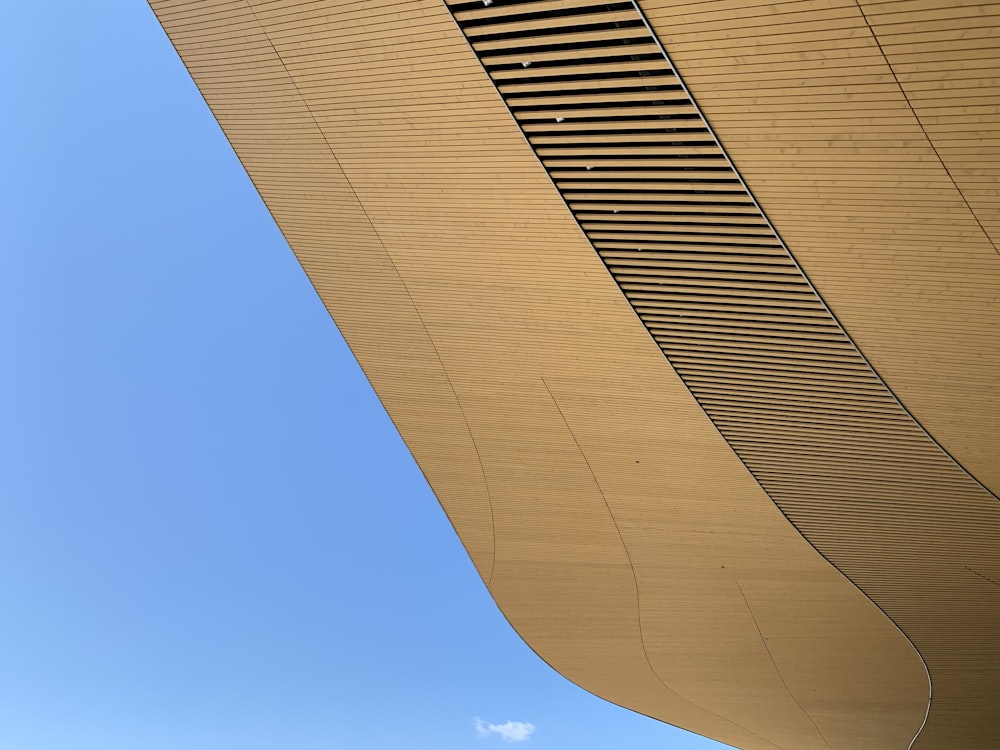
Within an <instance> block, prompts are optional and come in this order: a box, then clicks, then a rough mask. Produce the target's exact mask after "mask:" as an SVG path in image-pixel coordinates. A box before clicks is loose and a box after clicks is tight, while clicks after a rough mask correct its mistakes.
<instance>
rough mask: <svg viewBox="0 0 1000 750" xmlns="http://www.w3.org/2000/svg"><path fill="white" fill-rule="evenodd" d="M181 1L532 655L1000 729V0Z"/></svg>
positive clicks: (691, 724)
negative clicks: (999, 1) (999, 300)
mask: <svg viewBox="0 0 1000 750" xmlns="http://www.w3.org/2000/svg"><path fill="white" fill-rule="evenodd" d="M152 6H153V8H154V10H155V12H156V13H157V15H158V17H159V19H160V21H161V23H162V24H163V26H164V28H165V29H166V31H167V33H168V34H169V36H170V38H171V40H172V41H173V43H174V45H175V46H176V48H177V50H178V52H179V54H180V56H181V58H182V59H183V60H184V63H185V64H186V65H187V67H188V69H189V71H190V72H191V75H192V76H193V78H194V80H195V82H196V83H197V85H198V86H199V88H200V89H201V91H202V93H203V94H204V96H205V98H206V100H207V102H208V104H209V105H210V107H211V108H212V111H213V113H214V114H215V116H216V118H217V119H218V121H219V123H220V124H221V126H222V128H223V130H224V131H225V133H226V135H227V136H228V138H229V140H230V142H231V143H232V145H233V147H234V149H235V150H236V153H237V154H238V155H239V157H240V159H241V160H242V162H243V164H244V166H245V167H246V169H247V172H248V173H249V175H250V176H251V178H252V179H253V181H254V183H255V184H256V186H257V188H258V190H259V191H260V193H261V195H262V197H263V199H264V201H265V203H266V204H267V206H268V208H269V209H270V211H271V213H272V214H273V215H274V218H275V219H276V221H277V223H278V225H279V227H280V228H281V230H282V232H283V233H284V235H285V237H286V238H287V239H288V242H289V244H290V245H291V247H292V249H293V250H294V252H295V253H296V255H297V257H298V258H299V260H300V261H301V263H302V265H303V267H304V268H305V270H306V272H307V273H308V275H309V277H310V279H311V280H312V283H313V284H314V286H315V288H316V290H317V292H318V293H319V295H320V297H321V298H322V300H323V302H324V303H325V305H326V306H327V308H328V309H329V311H330V313H331V315H332V316H333V318H334V319H335V320H336V322H337V325H338V326H339V327H340V329H341V331H342V332H343V334H344V336H345V337H346V339H347V341H348V343H349V344H350V346H351V348H352V350H353V351H354V353H355V355H356V356H357V358H358V360H359V362H360V363H361V365H362V367H363V368H364V370H365V372H366V373H367V375H368V377H369V379H370V381H371V383H372V385H373V386H374V388H375V390H376V392H377V393H378V395H379V397H380V398H381V400H382V403H383V404H384V405H385V408H386V409H387V410H388V413H389V414H390V416H391V417H392V419H393V421H394V422H395V424H396V426H397V428H398V429H399V431H400V433H401V434H402V436H403V438H404V439H405V440H406V443H407V445H408V446H409V447H410V449H411V451H412V452H413V455H414V457H415V458H416V460H417V462H418V463H419V465H420V467H421V468H422V470H423V472H424V474H425V476H426V477H427V480H428V481H429V482H430V484H431V486H432V487H433V489H434V491H435V493H436V494H437V497H438V498H439V500H440V502H441V504H442V506H443V507H444V509H445V510H446V512H447V514H448V516H449V518H450V519H451V522H452V523H453V525H454V527H455V530H456V531H457V533H458V535H459V536H460V537H461V539H462V541H463V543H464V544H465V547H466V549H467V550H468V553H469V556H470V557H471V558H472V561H473V562H474V564H475V565H476V568H477V569H478V571H479V573H480V575H481V576H482V578H483V581H484V582H485V583H486V585H487V586H488V587H489V590H490V591H491V592H492V595H493V597H494V598H495V600H496V602H497V604H498V605H499V607H500V608H501V610H502V611H503V613H504V614H505V616H506V617H507V619H508V620H509V621H510V623H511V625H512V626H513V627H514V628H515V629H516V630H517V632H518V633H519V634H520V635H521V636H522V637H523V638H524V639H525V641H526V642H527V643H528V644H529V645H530V646H531V648H533V649H534V650H535V651H536V652H537V653H538V654H539V656H541V657H542V658H543V659H544V660H545V661H546V662H548V663H549V664H550V665H552V667H553V668H555V669H556V670H558V671H559V672H560V673H562V674H563V675H565V676H566V677H567V678H569V679H570V680H572V681H573V682H575V683H577V684H579V685H580V686H582V687H584V688H586V689H587V690H589V691H591V692H593V693H595V694H597V695H599V696H601V697H603V698H606V699H607V700H609V701H613V702H614V703H617V704H620V705H622V706H626V707H628V708H630V709H633V710H635V711H638V712H641V713H643V714H647V715H649V716H652V717H655V718H657V719H660V720H662V721H665V722H669V723H671V724H675V725H677V726H681V727H683V728H685V729H688V730H691V731H693V732H697V733H699V734H703V735H706V736H709V737H712V738H714V739H717V740H719V741H721V742H724V743H728V744H730V745H734V746H736V747H740V748H745V749H747V750H751V749H752V750H774V749H775V748H781V749H782V750H801V749H813V748H815V749H816V750H824V749H825V750H841V749H846V748H877V749H879V750H882V749H887V748H900V749H901V750H903V749H905V748H908V747H913V748H915V749H916V750H946V749H950V748H961V749H963V750H964V749H966V748H984V749H985V748H992V747H1000V712H998V711H997V708H998V698H997V696H1000V502H998V499H997V494H996V493H998V492H1000V460H998V457H1000V398H998V396H1000V393H998V391H1000V388H998V386H1000V377H998V374H997V373H998V372H1000V346H998V345H997V336H998V334H997V332H998V331H1000V306H998V305H997V294H998V290H1000V252H998V245H1000V196H998V192H1000V190H998V185H1000V182H998V178H1000V135H998V133H1000V127H998V125H1000V92H998V87H997V83H996V82H997V78H998V76H1000V54H998V51H1000V50H998V42H997V39H998V38H1000V37H998V33H997V31H998V29H997V27H998V21H1000V6H997V5H996V4H984V3H977V2H962V1H960V0H959V1H956V0H952V1H951V2H947V3H945V2H932V1H924V0H895V1H889V2H884V1H883V2H874V1H869V0H857V1H856V2H855V1H852V2H846V1H845V0H796V1H789V2H769V3H763V2H756V1H754V0H702V1H699V2H695V1H694V0H678V1H677V2H667V1H666V0H642V1H641V2H639V3H638V5H636V4H633V3H631V2H617V3H607V2H603V3H599V2H593V1H588V0H529V1H525V0H520V1H517V2H505V1H504V0H495V1H494V2H489V1H487V2H483V0H477V1H476V2H454V3H445V2H443V1H442V0H356V1H351V0H311V1H303V0H294V1H293V0H153V2H152ZM248 304H253V301H252V300H248ZM373 544H377V540H373Z"/></svg>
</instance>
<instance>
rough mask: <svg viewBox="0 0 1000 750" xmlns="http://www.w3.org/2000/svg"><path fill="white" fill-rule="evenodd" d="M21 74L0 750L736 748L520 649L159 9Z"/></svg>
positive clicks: (11, 157) (119, 14)
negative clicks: (574, 681) (509, 735)
mask: <svg viewBox="0 0 1000 750" xmlns="http://www.w3.org/2000/svg"><path fill="white" fill-rule="evenodd" d="M0 71H2V72H0V101H3V102H4V105H3V107H2V108H0V129H2V130H0V190H2V196H0V199H2V200H0V232H2V235H0V237H2V239H0V252H2V255H3V273H2V274H0V327H2V330H0V337H2V338H0V340H2V341H3V359H2V360H0V362H2V369H0V373H2V375H0V377H2V384H0V451H2V453H0V747H2V748H4V750H161V749H162V750H167V749H170V750H174V749H181V748H183V750H203V749H204V750H209V749H211V750H222V749H226V748H239V750H258V749H261V750H262V749H264V748H268V749H270V748H274V749H276V750H277V749H279V748H280V750H314V749H315V750H333V749H340V748H343V749H345V750H348V749H349V750H376V749H377V750H382V749H383V748H386V749H393V750H395V749H397V748H406V749H407V750H422V749H423V748H427V749H428V750H430V749H433V750H453V749H454V750H458V749H466V748H476V749H477V750H486V749H487V748H490V747H506V746H507V745H505V743H504V741H503V737H502V736H501V734H500V733H498V732H501V731H504V730H498V731H491V730H490V727H489V725H490V724H493V725H503V724H505V722H508V721H515V722H526V723H531V724H532V725H533V726H534V727H535V731H534V732H533V733H532V734H530V736H528V738H527V739H526V740H525V741H524V742H523V744H516V745H511V746H514V747H524V748H536V749H537V750H541V749H542V748H574V749H578V750H589V749H591V748H593V749H595V750H596V749H597V748H600V749H601V750H605V749H606V748H619V747H621V748H630V749H631V750H644V749H645V748H657V750H663V749H664V748H676V749H681V750H708V749H709V748H720V747H722V746H721V745H717V744H715V743H712V742H709V741H707V740H703V739H701V738H698V737H694V736H692V735H688V734H686V733H683V732H680V731H678V730H675V729H673V728H671V727H668V726H666V725H663V724H660V723H658V722H654V721H652V720H649V719H646V718H644V717H641V716H638V715H635V714H632V713H630V712H628V711H625V710H622V709H619V708H616V707H614V706H611V705H610V704H607V703H605V702H603V701H601V700H598V699H596V698H594V697H592V696H590V695H588V694H587V693H585V692H584V691H582V690H580V689H579V688H577V687H575V686H573V685H571V684H570V683H569V682H567V681H566V680H564V679H563V678H562V677H560V676H559V675H557V674H555V673H554V672H553V671H551V670H550V669H549V668H548V667H547V666H545V665H544V664H543V663H542V662H541V661H540V660H539V659H538V658H537V657H536V656H535V655H534V654H532V652H531V651H530V650H529V649H528V648H527V647H526V646H525V645H524V644H523V643H522V642H521V641H520V639H519V638H518V637H517V636H516V635H515V634H514V633H513V631H512V630H511V629H510V627H509V626H508V625H507V624H506V622H505V621H504V619H503V617H502V616H501V615H500V613H499V612H498V610H497V609H496V606H495V605H494V604H493V602H492V600H491V599H490V597H489V595H488V594H487V592H486V589H485V587H484V586H483V584H482V582H481V581H480V580H479V579H478V577H477V576H476V574H475V572H474V570H473V568H472V565H471V564H470V563H469V561H468V559H467V557H466V556H465V553H464V551H463V550H462V547H461V545H460V544H459V542H458V540H457V538H456V537H455V535H454V533H453V532H452V530H451V528H450V526H449V525H448V523H447V520H446V518H445V516H444V514H443V513H442V511H441V510H440V508H439V506H438V505H437V502H436V501H435V499H434V497H433V495H432V494H431V492H430V491H429V489H428V487H427V486H426V484H425V482H424V480H423V478H422V477H421V475H420V472H419V470H418V469H417V467H416V466H415V465H414V463H413V461H412V459H411V458H410V455H409V453H408V452H407V450H406V447H405V446H404V445H403V444H402V442H401V440H400V439H399V437H398V435H397V434H396V433H395V431H394V429H393V428H392V425H391V423H390V421H389V419H388V418H387V416H386V415H385V413H384V411H383V410H382V408H381V406H380V405H379V403H378V400H377V399H376V397H375V395H374V394H373V393H372V391H371V389H370V387H369V386H368V384H367V382H366V380H365V378H364V376H363V374H362V373H361V371H360V369H359V368H358V366H357V364H356V363H355V362H354V360H353V358H352V357H351V355H350V352H349V351H348V349H347V347H346V346H345V344H344V342H343V340H342V339H341V338H340V335H339V333H338V332H337V330H336V327H335V326H334V324H333V323H332V322H331V321H330V319H329V318H328V316H327V315H326V313H325V311H324V309H323V307H322V306H321V304H320V303H319V300H318V299H317V298H316V296H315V293H314V292H313V291H312V288H311V287H310V285H309V283H308V281H307V279H306V278H305V275H304V274H303V272H302V270H301V269H300V268H299V266H298V264H297V263H296V261H295V259H294V257H293V256H292V254H291V252H290V251H289V249H288V247H287V245H286V244H285V243H284V241H283V239H282V237H281V235H280V233H279V232H278V230H277V229H276V227H275V226H274V224H273V222H272V221H271V219H270V216H269V215H268V214H267V211H266V210H265V208H264V206H263V205H262V203H261V201H260V199H259V198H258V196H257V194H256V193H255V192H254V190H253V187H252V186H251V184H250V182H249V180H248V179H247V177H246V175H245V174H244V173H243V171H242V169H241V168H240V166H239V163H238V162H237V160H236V158H235V157H234V155H233V153H232V151H231V150H230V148H229V146H228V144H227V143H226V140H225V138H224V137H223V136H222V134H221V132H220V130H219V128H218V126H217V125H216V124H215V122H214V120H213V119H212V118H211V116H210V114H209V112H208V109H207V107H206V106H205V105H204V103H203V102H202V100H201V97H200V96H199V95H198V93H197V90H196V89H195V87H194V85H193V84H192V82H191V80H190V78H189V77H188V76H187V74H186V72H185V71H184V68H183V66H182V65H181V63H180V61H179V60H178V59H177V57H176V55H175V54H174V52H173V50H172V48H171V47H170V45H169V43H168V41H167V39H166V37H165V36H164V34H163V32H162V31H161V30H160V28H159V26H158V25H157V23H156V21H155V18H154V17H153V14H152V13H151V12H150V10H149V9H148V8H147V7H146V6H145V4H143V3H141V2H138V0H135V1H133V2H126V1H125V0H104V2H98V3H94V4H88V3H69V2H55V3H48V4H47V3H30V2H11V3H5V4H2V6H0ZM477 717H480V718H481V719H482V723H481V724H480V731H479V732H477V730H476V727H475V725H474V722H475V719H476V718H477ZM508 729H513V730H514V734H515V735H516V734H517V732H518V729H519V728H518V727H508ZM525 732H526V730H525V728H523V727H521V728H520V733H521V734H522V735H523V734H524V733H525Z"/></svg>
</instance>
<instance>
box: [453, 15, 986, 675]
mask: <svg viewBox="0 0 1000 750" xmlns="http://www.w3.org/2000/svg"><path fill="white" fill-rule="evenodd" d="M449 8H450V10H451V11H452V13H453V15H454V17H455V19H456V21H457V22H458V24H459V26H460V27H461V29H462V31H463V32H464V33H465V35H466V37H467V38H468V40H469V43H470V44H471V45H472V48H473V49H474V50H475V52H476V53H477V55H478V56H479V58H480V60H481V62H482V64H483V66H484V67H485V69H486V71H487V72H488V74H489V76H490V78H491V79H492V80H493V82H494V84H495V85H496V87H497V89H498V90H499V92H500V94H501V95H502V97H503V99H504V101H505V102H506V104H507V106H508V107H509V109H510V111H511V113H512V115H513V117H514V118H515V120H516V121H517V123H518V124H519V126H520V127H521V129H522V131H523V132H524V135H525V137H526V138H527V140H528V142H529V143H530V144H531V146H532V148H533V149H534V150H535V153H536V154H537V155H538V158H539V159H540V160H541V162H542V164H543V165H544V166H545V168H546V170H547V171H548V173H549V175H550V176H551V178H552V181H553V183H554V184H555V186H556V187H557V188H558V190H559V191H560V193H561V194H562V196H563V198H564V199H565V201H566V203H567V205H568V206H569V208H570V210H571V211H572V213H573V216H574V217H575V218H576V220H577V221H578V222H579V224H580V226H581V227H582V228H583V231H584V232H585V233H586V236H587V237H588V238H589V240H590V242H591V243H592V244H593V246H594V248H595V250H596V251H597V253H598V254H599V255H600V257H601V258H602V259H603V261H604V263H605V264H606V266H607V268H608V270H609V271H610V272H611V274H612V275H613V277H614V279H615V281H616V282H617V283H618V285H619V286H620V287H621V289H622V291H623V292H624V294H625V296H626V297H627V298H628V300H629V301H630V302H631V304H632V306H633V308H634V309H635V311H636V313H637V314H638V315H639V317H640V319H641V320H642V322H643V323H644V324H645V326H646V328H647V329H648V330H649V332H650V334H651V335H652V336H653V338H654V339H655V340H656V341H657V342H658V343H659V345H660V347H661V348H662V350H663V352H664V354H665V355H666V356H667V358H668V360H669V361H670V363H671V364H672V365H673V367H674V368H675V369H676V371H677V372H678V373H679V374H680V376H681V378H682V379H683V380H684V382H685V383H686V385H687V387H688V388H689V389H690V390H691V392H692V393H693V394H694V396H695V397H696V398H697V400H698V401H699V403H700V404H701V406H702V407H703V408H704V410H705V412H706V413H707V414H708V416H709V417H710V418H711V420H712V421H713V422H714V423H715V425H716V426H717V427H718V429H719V431H720V432H721V433H722V435H723V436H724V437H725V439H726V440H727V441H728V442H729V444H730V445H731V446H732V447H733V449H734V450H735V451H736V453H737V454H738V455H739V457H740V458H741V459H742V460H743V462H744V463H745V464H746V466H747V467H748V468H749V470H750V471H751V472H752V473H753V475H754V476H755V477H756V478H757V480H758V481H759V482H760V484H761V486H762V487H763V488H764V489H765V490H766V491H767V492H768V494H769V495H770V496H771V498H772V499H773V500H774V501H775V502H776V503H777V505H778V506H779V507H780V508H781V509H782V511H783V512H784V513H785V514H786V515H787V516H788V518H789V519H790V520H791V521H792V522H793V523H794V524H795V525H796V527H797V528H798V529H799V530H800V531H801V532H802V533H803V534H804V535H805V536H806V538H808V539H809V540H810V541H811V542H812V543H813V544H814V545H815V546H816V547H817V549H819V550H820V552H822V553H823V554H824V555H825V556H826V557H827V558H828V559H829V560H830V561H831V562H833V563H834V564H835V565H836V566H837V567H838V568H840V569H841V570H842V571H843V572H845V573H846V574H847V575H848V577H850V578H851V579H852V580H854V582H855V583H856V584H858V585H859V586H860V587H861V588H862V589H863V590H864V591H865V592H866V593H867V594H868V595H869V596H870V597H871V598H872V599H873V600H874V601H875V602H876V603H877V604H879V605H880V606H881V607H882V608H883V610H885V611H886V612H887V613H889V614H890V616H891V617H892V618H893V619H894V620H895V621H896V622H897V623H898V624H899V625H900V627H901V628H902V629H903V630H904V632H906V633H907V634H908V635H909V636H910V637H911V639H912V640H913V641H914V643H915V644H916V645H917V646H918V648H920V649H921V651H922V652H924V653H925V654H926V653H927V651H928V649H930V650H933V649H934V648H935V647H938V646H941V647H947V645H948V644H949V643H951V642H952V641H953V639H956V638H958V639H963V638H965V639H971V641H975V640H976V639H977V638H980V637H981V636H982V634H983V633H984V632H988V631H989V630H990V629H995V632H1000V598H998V597H995V599H996V601H987V602H986V603H984V601H983V599H982V590H983V585H984V584H983V579H982V578H981V577H980V578H977V577H976V575H973V573H972V572H971V571H970V568H971V567H972V566H971V565H967V564H966V563H967V562H968V561H970V560H972V559H973V558H974V559H976V560H977V561H978V563H977V564H979V565H983V564H986V565H988V566H990V569H991V570H993V571H1000V534H998V529H1000V523H998V518H1000V516H998V512H1000V506H998V505H997V502H996V498H994V497H993V496H992V495H990V494H989V493H988V492H987V491H985V490H984V489H983V488H982V487H981V486H980V485H979V484H978V483H977V482H976V481H975V480H974V479H972V478H971V477H970V476H969V475H968V474H966V473H965V472H964V470H962V468H961V467H959V466H958V465H957V464H956V463H955V462H954V461H953V460H952V459H951V458H950V457H949V456H948V455H947V454H945V453H944V452H943V451H942V450H941V449H940V448H939V447H938V446H937V445H936V444H935V443H934V442H933V441H932V440H931V439H930V438H929V437H928V436H927V434H926V433H925V432H924V431H923V430H922V429H921V427H920V426H919V425H918V424H917V423H916V422H915V421H914V420H913V419H912V417H911V416H910V415H909V414H908V413H907V412H906V411H905V410H904V409H903V408H902V406H901V405H900V404H899V403H898V402H897V400H896V399H895V398H894V396H893V395H892V394H891V393H890V392H889V391H888V389H887V388H886V387H885V385H884V384H883V383H882V382H881V380H880V379H879V378H878V376H877V375H876V374H875V373H874V372H873V371H872V369H871V367H870V366H869V365H868V363H867V362H866V360H865V359H864V358H863V357H862V356H861V354H859V352H858V351H857V349H856V348H855V347H854V345H853V344H852V342H851V340H850V339H849V338H848V337H847V335H846V334H845V332H844V330H843V329H842V328H841V327H840V325H839V324H838V323H837V321H836V320H835V319H834V318H833V316H832V315H831V314H830V312H829V311H828V309H827V308H826V307H825V305H824V304H823V302H822V300H821V299H820V298H819V296H818V295H817V294H816V292H815V290H814V289H813V287H812V285H811V284H810V282H809V280H808V279H807V278H806V277H805V276H804V275H803V274H802V272H801V271H800V269H799V268H798V267H797V265H796V263H795V261H794V260H793V258H792V257H791V255H790V254H789V252H788V251H787V249H786V248H785V247H784V245H783V244H782V242H781V240H780V238H779V237H778V236H777V235H776V233H775V232H774V230H773V229H772V228H771V226H770V224H769V222H768V221H767V219H766V218H765V216H764V215H763V213H762V212H761V211H760V209H759V208H758V207H757V205H756V204H755V202H754V200H753V198H752V197H751V195H750V194H749V193H748V191H747V190H746V188H745V187H744V185H743V183H742V181H741V180H740V178H739V176H738V175H737V173H736V172H735V171H734V169H733V167H732V164H731V163H730V161H729V159H728V158H727V156H726V154H725V153H724V152H723V150H722V149H721V148H720V146H719V144H718V142H717V141H716V139H715V137H714V135H713V134H712V132H711V130H710V129H709V127H708V124H707V122H706V121H705V120H704V118H703V117H702V116H701V115H700V113H699V110H698V109H697V107H696V106H695V104H694V102H693V101H692V99H691V98H690V97H689V95H688V94H687V92H686V90H685V89H684V87H683V85H682V84H681V81H680V80H679V79H678V77H677V75H676V73H675V72H674V70H673V69H672V67H671V64H670V62H669V60H668V58H667V57H666V55H665V54H664V52H663V50H662V49H661V48H660V46H659V44H658V42H657V40H656V39H655V38H654V37H653V35H652V33H651V31H650V29H649V27H648V26H647V24H646V22H645V19H644V18H643V17H642V15H641V14H640V13H639V12H638V10H637V9H636V7H635V6H633V4H632V3H593V2H584V1H581V0H533V1H528V2H525V1H523V0H522V1H520V2H518V1H516V0H515V1H512V2H504V1H503V0H496V1H495V2H490V1H489V0H487V1H486V2H483V0H479V2H460V3H451V4H449ZM945 527H949V529H950V531H949V532H948V533H954V534H957V535H958V536H959V537H962V538H965V539H967V541H968V550H967V551H968V553H969V555H968V556H966V555H963V554H962V553H961V552H956V551H954V550H952V551H951V552H946V551H943V550H934V539H935V538H936V537H937V534H938V532H939V531H942V530H944V529H945ZM984 561H985V562H984ZM903 579H907V580H911V581H917V582H918V585H899V584H900V581H901V580H903ZM943 591H947V592H948V594H947V597H943V595H942V592H943ZM945 600H946V601H947V608H946V610H940V611H935V607H940V606H941V603H942V602H944V601H945ZM984 628H985V630H984ZM946 650H947V648H946ZM974 650H975V649H973V651H974ZM933 669H934V667H933V665H932V672H933Z"/></svg>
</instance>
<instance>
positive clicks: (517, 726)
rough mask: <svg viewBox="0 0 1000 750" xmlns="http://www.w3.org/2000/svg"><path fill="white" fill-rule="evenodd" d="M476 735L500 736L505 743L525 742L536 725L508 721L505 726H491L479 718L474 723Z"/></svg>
mask: <svg viewBox="0 0 1000 750" xmlns="http://www.w3.org/2000/svg"><path fill="white" fill-rule="evenodd" d="M474 726H475V727H476V734H478V735H479V736H480V737H486V736H487V735H489V734H499V735H500V737H501V739H503V741H504V742H524V741H525V740H526V739H528V738H529V737H531V733H532V732H534V731H535V725H534V724H530V723H528V722H527V721H508V722H506V723H504V724H490V723H488V722H485V721H483V720H482V719H479V718H477V719H476V720H475V722H474Z"/></svg>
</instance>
